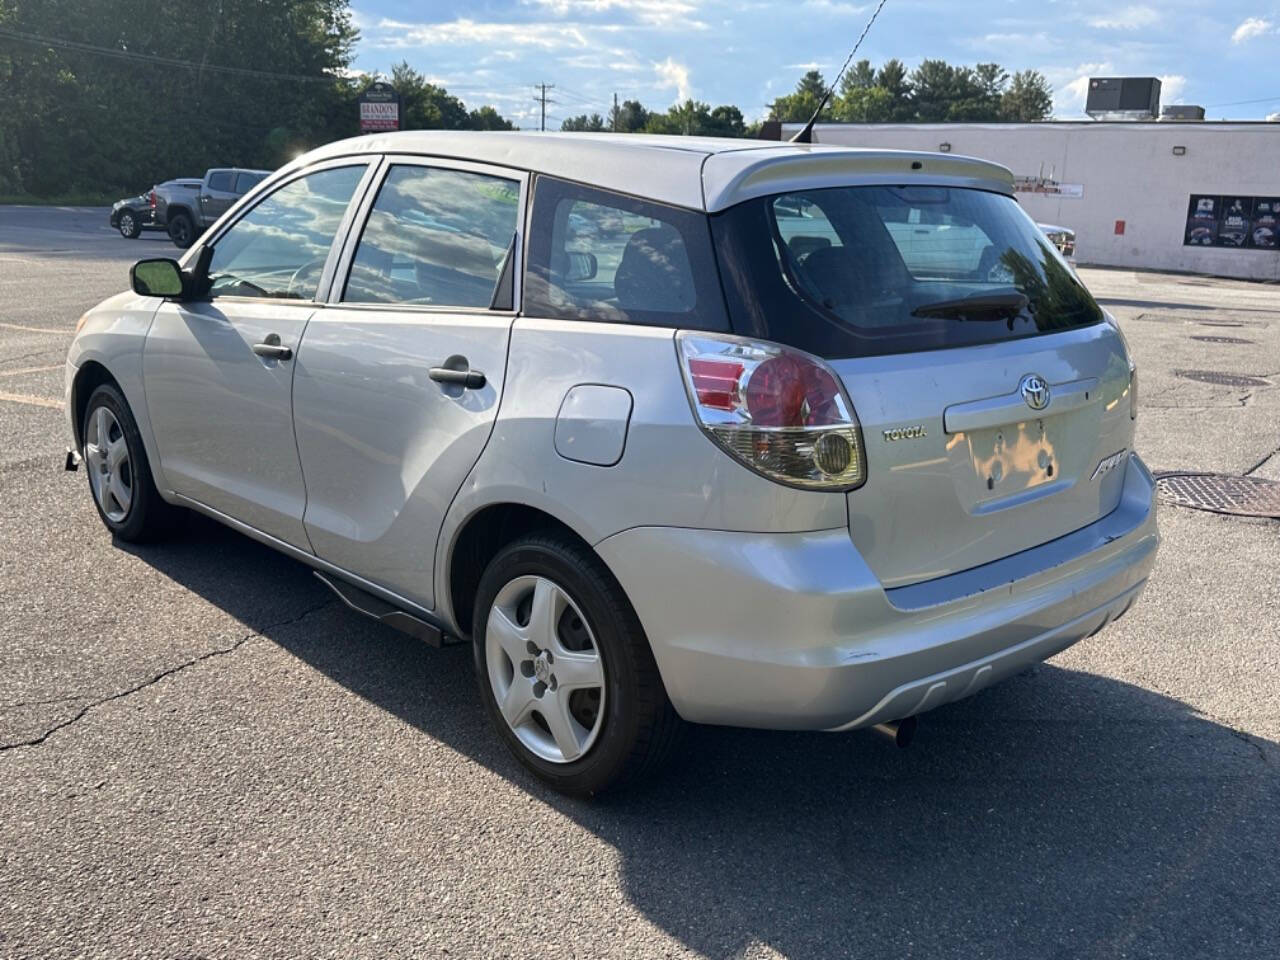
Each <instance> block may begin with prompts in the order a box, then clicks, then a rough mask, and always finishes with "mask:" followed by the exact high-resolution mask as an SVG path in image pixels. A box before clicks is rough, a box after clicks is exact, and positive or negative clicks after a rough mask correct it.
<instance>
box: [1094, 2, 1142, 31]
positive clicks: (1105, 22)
mask: <svg viewBox="0 0 1280 960" xmlns="http://www.w3.org/2000/svg"><path fill="white" fill-rule="evenodd" d="M1159 21H1160V14H1158V13H1157V12H1156V11H1155V10H1153V9H1151V8H1150V7H1123V8H1121V9H1119V10H1117V11H1115V12H1114V13H1112V14H1110V15H1108V16H1105V17H1091V18H1090V19H1089V26H1091V27H1097V28H1098V29H1099V30H1139V29H1141V28H1142V27H1150V26H1152V25H1154V24H1156V23H1158V22H1159Z"/></svg>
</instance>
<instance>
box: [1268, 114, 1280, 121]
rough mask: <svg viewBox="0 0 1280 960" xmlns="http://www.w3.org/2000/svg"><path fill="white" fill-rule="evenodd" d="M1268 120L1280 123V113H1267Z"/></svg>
mask: <svg viewBox="0 0 1280 960" xmlns="http://www.w3.org/2000/svg"><path fill="white" fill-rule="evenodd" d="M1267 122H1268V123H1280V113H1268V114H1267Z"/></svg>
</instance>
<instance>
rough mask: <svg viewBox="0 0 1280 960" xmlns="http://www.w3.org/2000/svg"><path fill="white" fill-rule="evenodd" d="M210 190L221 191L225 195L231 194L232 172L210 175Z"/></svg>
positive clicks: (219, 172)
mask: <svg viewBox="0 0 1280 960" xmlns="http://www.w3.org/2000/svg"><path fill="white" fill-rule="evenodd" d="M209 189H210V190H221V191H222V192H223V193H230V192H231V171H230V170H219V171H217V172H216V173H211V174H209Z"/></svg>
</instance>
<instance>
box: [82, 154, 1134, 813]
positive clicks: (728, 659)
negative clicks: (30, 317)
mask: <svg viewBox="0 0 1280 960" xmlns="http://www.w3.org/2000/svg"><path fill="white" fill-rule="evenodd" d="M131 276H132V290H131V291H130V292H127V293H122V294H119V295H118V296H115V297H112V298H111V299H109V300H107V301H105V302H104V303H102V304H101V305H99V306H98V307H95V308H94V309H92V310H90V311H89V312H88V313H87V314H85V315H84V317H82V318H81V320H80V323H79V327H78V332H77V335H76V338H75V341H74V342H73V344H72V346H71V352H70V355H69V357H68V359H67V372H66V391H67V405H66V406H67V411H68V414H69V418H70V426H71V431H72V434H73V437H74V446H75V449H74V450H73V451H72V452H71V453H70V454H69V455H68V463H69V465H74V464H75V463H76V462H78V459H79V457H80V456H82V457H83V461H84V467H85V469H86V472H87V473H88V477H89V487H90V490H91V491H92V494H93V500H94V503H95V504H96V505H97V508H98V511H99V513H100V514H101V515H102V519H103V522H104V523H105V524H106V526H107V528H108V529H109V530H110V531H111V533H112V534H113V535H114V536H116V537H119V538H120V539H121V540H125V541H139V540H147V539H152V538H155V537H157V536H159V535H162V534H163V533H164V532H165V531H166V530H169V529H171V528H172V526H173V521H174V519H175V517H176V515H177V514H178V513H179V512H180V511H181V509H183V508H187V509H192V510H197V511H200V512H201V513H204V514H208V515H209V516H211V517H213V518H215V519H217V520H219V521H221V522H222V523H225V524H227V525H228V526H230V527H233V528H234V529H236V530H239V531H241V532H242V533H244V534H247V535H248V536H250V537H253V538H255V539H257V540H260V541H262V542H263V543H266V544H268V545H270V546H272V547H274V548H276V549H277V550H280V551H281V552H283V553H286V554H288V555H289V556H291V557H295V558H297V559H298V560H301V561H303V562H304V563H306V564H309V565H310V566H311V567H313V568H314V569H315V571H316V573H317V575H318V576H320V577H321V578H322V579H324V580H325V581H326V583H328V585H329V586H330V587H332V588H333V589H334V590H335V591H336V592H337V593H338V594H339V595H340V596H341V597H342V598H343V599H344V600H345V601H346V602H347V603H348V604H349V605H350V606H352V607H354V608H355V609H357V610H360V611H361V612H363V613H366V614H369V615H370V616H373V617H375V618H377V619H379V620H382V621H383V622H385V623H387V624H389V625H391V626H395V627H398V628H400V629H402V630H406V631H408V632H410V633H413V634H416V635H418V636H421V637H422V638H424V639H425V640H427V641H430V642H433V643H442V642H455V641H466V640H469V641H470V642H471V643H472V646H473V648H474V651H475V663H476V672H477V675H478V679H479V688H480V695H481V697H482V698H483V700H484V702H485V704H486V706H487V708H488V711H489V713H490V714H491V716H492V718H493V721H494V724H495V726H496V728H497V730H498V732H499V734H500V735H501V736H502V738H503V739H504V740H505V741H506V743H507V745H508V746H509V747H510V748H511V750H512V752H513V753H515V755H516V756H517V757H518V758H519V760H520V761H521V762H522V763H524V764H525V765H526V766H527V767H529V768H530V769H531V770H532V771H533V772H534V773H536V774H537V775H538V776H540V777H542V778H544V779H545V780H547V781H548V782H550V783H551V784H553V785H554V786H555V787H556V788H557V789H560V790H564V791H567V792H571V793H593V792H596V791H599V790H602V789H605V788H606V787H609V786H611V785H616V784H620V783H622V782H625V781H628V780H631V779H633V778H635V777H637V776H639V775H643V774H645V773H646V772H647V771H649V770H651V769H652V768H654V767H655V765H656V764H657V763H658V762H659V761H660V760H661V759H662V757H663V756H664V755H665V754H666V753H668V752H669V750H670V748H671V746H672V744H673V742H675V736H676V734H677V733H678V732H679V727H680V724H681V721H682V720H684V721H692V722H696V723H712V724H731V725H736V726H745V727H771V728H780V729H802V730H853V729H858V728H862V727H873V726H878V727H880V728H881V729H883V730H886V731H888V732H890V733H893V734H895V735H896V736H897V737H898V738H899V740H900V741H901V740H902V739H903V738H904V736H905V735H907V734H909V730H910V725H911V723H913V718H914V717H916V716H917V715H918V714H920V713H923V712H924V711H926V710H930V709H932V708H934V707H937V706H939V705H941V704H944V703H948V702H950V701H952V700H956V699H958V698H960V697H965V696H968V695H969V694H972V693H974V692H975V691H978V690H980V689H982V688H983V687H985V686H987V685H989V684H991V683H994V682H996V681H997V680H1000V679H1001V678H1003V677H1007V676H1009V675H1010V674H1013V673H1015V672H1017V671H1020V670H1022V669H1024V668H1026V667H1028V666H1029V665H1031V664H1034V663H1036V662H1038V661H1040V660H1043V659H1045V658H1046V657H1049V656H1051V655H1052V654H1054V653H1057V652H1058V651H1060V650H1062V649H1063V648H1065V647H1067V646H1069V645H1070V644H1072V643H1075V642H1076V641H1077V640H1080V639H1081V638H1083V637H1088V636H1091V635H1092V634H1094V633H1096V632H1097V631H1099V630H1101V629H1102V628H1103V627H1104V626H1106V625H1107V624H1108V623H1109V622H1111V621H1112V620H1115V619H1117V618H1119V617H1120V616H1121V615H1123V614H1124V613H1125V611H1126V610H1128V608H1129V607H1130V606H1131V605H1132V604H1133V602H1134V600H1136V599H1137V597H1138V594H1139V593H1141V591H1142V589H1143V587H1144V585H1145V583H1146V580H1147V577H1148V575H1149V573H1150V571H1151V568H1152V564H1153V562H1154V559H1155V554H1156V547H1157V543H1158V535H1157V532H1156V518H1155V505H1154V502H1153V483H1152V478H1151V474H1150V473H1149V472H1148V470H1147V468H1146V467H1145V466H1144V464H1143V463H1142V461H1141V460H1140V459H1139V458H1138V457H1137V455H1136V454H1135V453H1134V452H1133V436H1134V417H1135V415H1136V402H1137V381H1136V376H1135V370H1134V366H1133V362H1132V360H1131V358H1130V357H1129V354H1128V351H1127V349H1126V346H1125V342H1124V339H1123V337H1122V336H1121V335H1120V332H1119V330H1118V328H1117V326H1116V325H1115V323H1114V321H1113V320H1112V319H1111V318H1110V317H1109V316H1108V315H1107V314H1106V313H1105V312H1104V311H1103V310H1101V309H1100V308H1099V307H1098V305H1097V303H1096V302H1095V301H1094V300H1093V298H1092V297H1091V296H1090V295H1089V293H1088V291H1087V290H1086V289H1085V288H1084V286H1083V285H1082V284H1081V282H1080V280H1079V279H1078V278H1077V276H1076V274H1075V272H1074V270H1073V269H1072V268H1071V267H1070V266H1069V265H1068V264H1067V263H1066V262H1065V261H1064V260H1063V259H1062V256H1061V255H1060V254H1059V252H1058V251H1057V250H1056V249H1055V248H1054V246H1053V244H1052V243H1051V242H1050V241H1049V240H1048V239H1047V238H1046V237H1045V236H1044V234H1043V233H1042V232H1041V231H1040V230H1039V229H1037V227H1036V225H1035V223H1034V222H1033V221H1032V220H1031V219H1030V218H1029V217H1028V216H1027V215H1026V214H1025V213H1024V212H1023V211H1022V209H1021V208H1020V207H1019V206H1018V204H1017V203H1016V202H1015V200H1014V198H1013V180H1012V177H1011V175H1010V173H1009V171H1008V170H1006V169H1004V168H1003V167H999V166H996V165H994V164H991V163H986V162H983V161H979V160H974V159H968V158H964V157H957V156H951V155H940V154H926V153H906V152H897V151H887V150H857V149H847V148H838V147H822V146H809V145H792V144H778V143H769V142H764V141H755V142H753V141H742V140H702V139H697V138H685V137H650V136H637V135H633V136H627V135H623V136H609V135H595V136H591V135H586V136H566V135H558V134H551V135H539V134H529V133H438V132H421V133H399V134H390V135H382V136H374V137H364V138H360V139H355V140H348V141H345V142H341V143H334V144H330V145H328V146H325V147H322V148H320V149H318V150H315V151H313V152H312V153H309V154H307V155H305V156H302V157H300V158H298V159H297V160H295V161H294V162H292V163H291V164H289V165H288V166H287V167H285V168H284V169H282V170H279V171H277V172H276V173H275V174H273V175H272V176H271V177H269V178H268V179H267V180H265V181H264V182H263V183H261V184H260V185H259V186H258V187H257V188H255V189H254V190H253V191H252V192H251V193H249V194H248V195H247V196H245V197H244V198H243V199H242V200H241V201H239V202H238V203H237V204H236V205H235V206H233V207H232V208H231V209H230V210H229V211H228V212H227V213H226V214H224V215H223V216H222V217H221V219H219V220H218V221H217V222H216V223H214V224H213V226H211V227H210V228H209V230H208V231H207V232H206V233H205V234H204V235H203V236H202V237H201V238H200V239H199V240H198V241H197V242H196V243H195V245H194V246H193V247H192V248H191V249H190V250H189V251H187V253H186V255H185V256H184V257H183V258H182V260H181V261H180V262H175V261H173V260H165V259H155V260H143V261H140V262H139V263H137V264H136V265H135V266H134V267H133V270H132V274H131Z"/></svg>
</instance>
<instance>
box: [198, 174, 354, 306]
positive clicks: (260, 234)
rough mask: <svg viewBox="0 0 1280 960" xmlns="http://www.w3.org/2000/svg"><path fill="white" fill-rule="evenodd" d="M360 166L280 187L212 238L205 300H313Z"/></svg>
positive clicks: (302, 178)
mask: <svg viewBox="0 0 1280 960" xmlns="http://www.w3.org/2000/svg"><path fill="white" fill-rule="evenodd" d="M364 172H365V166H364V164H359V165H357V166H350V167H331V168H329V169H327V170H318V171H316V172H315V173H309V174H307V175H306V176H303V177H299V178H298V179H297V180H292V181H290V182H289V183H287V184H285V185H284V186H283V187H280V188H279V189H278V190H276V191H275V192H274V193H272V194H271V195H270V196H268V197H267V198H266V199H264V200H263V201H262V202H261V203H258V204H256V205H255V206H254V207H253V209H251V210H250V211H249V212H248V213H246V214H245V215H244V216H243V217H241V218H240V219H239V220H237V221H236V222H235V223H234V224H233V225H232V226H231V229H230V230H228V231H227V232H226V233H224V234H223V235H222V236H221V237H220V238H218V242H217V245H216V246H215V247H214V248H213V259H212V260H211V261H210V264H209V279H210V281H211V287H210V291H209V293H210V296H214V297H217V296H235V297H272V298H279V299H284V300H314V299H315V295H316V290H317V288H318V286H319V284H320V275H321V273H323V271H324V264H325V260H326V259H328V256H329V248H330V247H331V246H332V245H333V238H334V237H335V236H336V235H337V232H338V227H339V226H340V225H341V223H342V216H343V214H344V213H346V210H347V204H348V203H350V202H351V196H352V194H354V193H355V190H356V186H357V185H358V184H359V183H360V178H361V177H363V176H364Z"/></svg>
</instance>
